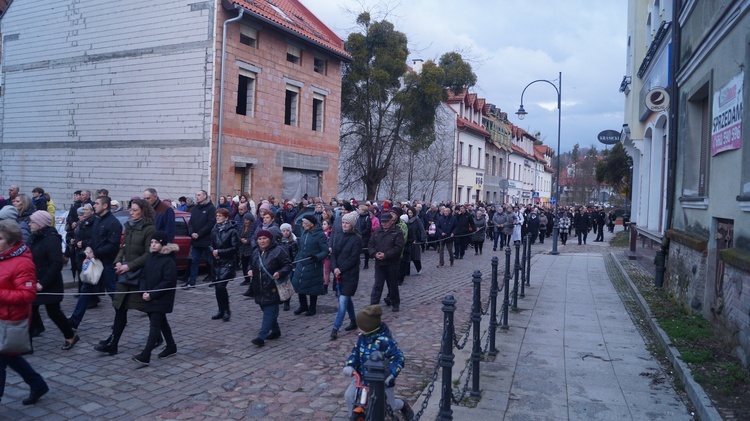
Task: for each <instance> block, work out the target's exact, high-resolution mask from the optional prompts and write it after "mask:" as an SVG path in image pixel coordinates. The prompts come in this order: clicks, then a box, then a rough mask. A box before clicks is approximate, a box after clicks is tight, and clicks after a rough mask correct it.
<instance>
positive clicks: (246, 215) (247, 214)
mask: <svg viewBox="0 0 750 421" xmlns="http://www.w3.org/2000/svg"><path fill="white" fill-rule="evenodd" d="M242 219H248V220H250V222H253V221H255V217H254V216H253V214H252V213H250V212H247V213H245V215H244V216H243V217H242Z"/></svg>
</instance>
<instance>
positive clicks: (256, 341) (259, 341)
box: [250, 338, 266, 348]
mask: <svg viewBox="0 0 750 421" xmlns="http://www.w3.org/2000/svg"><path fill="white" fill-rule="evenodd" d="M250 342H252V343H253V345H256V346H257V347H258V348H261V347H263V345H265V344H266V341H264V340H263V339H260V338H255V339H253V340H252V341H250Z"/></svg>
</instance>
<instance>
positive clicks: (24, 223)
mask: <svg viewBox="0 0 750 421" xmlns="http://www.w3.org/2000/svg"><path fill="white" fill-rule="evenodd" d="M11 204H12V205H13V207H14V208H16V211H17V212H18V219H17V221H18V225H19V226H20V227H21V233H22V235H23V242H24V244H29V240H30V239H31V229H29V217H31V214H32V213H34V212H36V210H37V209H36V208H35V207H34V204H33V203H32V202H31V198H30V197H29V196H27V195H25V194H23V193H22V194H19V195H17V196H16V197H14V198H13V200H12V201H11Z"/></svg>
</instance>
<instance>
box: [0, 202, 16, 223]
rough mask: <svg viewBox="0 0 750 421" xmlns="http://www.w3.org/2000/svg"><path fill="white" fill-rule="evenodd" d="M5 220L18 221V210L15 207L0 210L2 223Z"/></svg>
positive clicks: (5, 207)
mask: <svg viewBox="0 0 750 421" xmlns="http://www.w3.org/2000/svg"><path fill="white" fill-rule="evenodd" d="M4 219H10V220H11V221H15V220H16V219H18V210H17V209H16V208H15V207H13V205H5V206H3V208H2V209H0V221H2V220H4Z"/></svg>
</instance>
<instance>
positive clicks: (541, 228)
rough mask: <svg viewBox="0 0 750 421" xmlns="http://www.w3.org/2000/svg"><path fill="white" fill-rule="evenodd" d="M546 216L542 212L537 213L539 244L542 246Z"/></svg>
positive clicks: (545, 229) (545, 233)
mask: <svg viewBox="0 0 750 421" xmlns="http://www.w3.org/2000/svg"><path fill="white" fill-rule="evenodd" d="M547 224H548V219H547V215H546V214H545V213H544V212H539V244H544V237H546V236H547Z"/></svg>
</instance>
